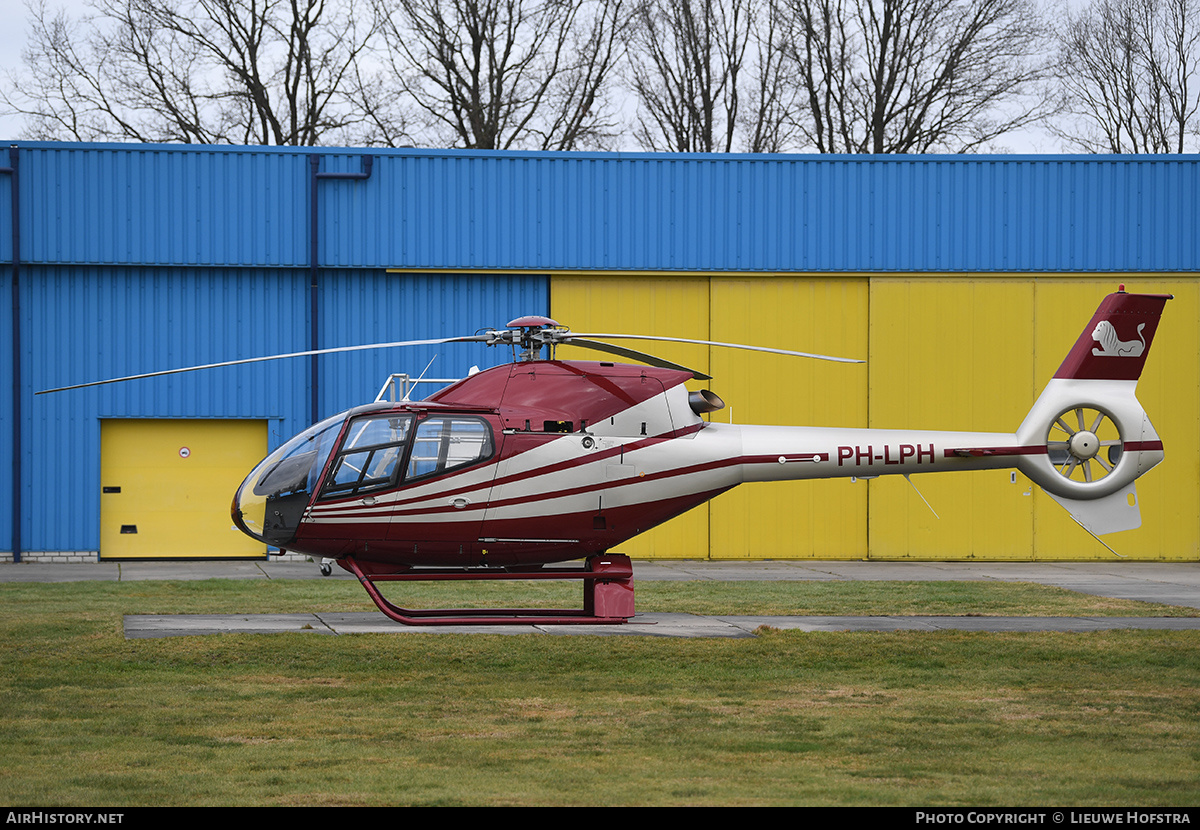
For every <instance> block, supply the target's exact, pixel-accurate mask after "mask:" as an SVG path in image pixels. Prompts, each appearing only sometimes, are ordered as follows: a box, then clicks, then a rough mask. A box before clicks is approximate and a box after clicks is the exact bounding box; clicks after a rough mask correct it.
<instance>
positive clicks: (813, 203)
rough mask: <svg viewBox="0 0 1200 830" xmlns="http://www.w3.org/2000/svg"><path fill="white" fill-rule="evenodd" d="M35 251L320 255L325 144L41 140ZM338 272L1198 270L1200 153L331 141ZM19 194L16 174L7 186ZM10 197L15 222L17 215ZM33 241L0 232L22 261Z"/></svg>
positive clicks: (168, 259) (327, 203)
mask: <svg viewBox="0 0 1200 830" xmlns="http://www.w3.org/2000/svg"><path fill="white" fill-rule="evenodd" d="M21 147H22V150H21V156H22V188H23V190H24V194H25V196H24V198H23V199H22V212H23V213H24V216H23V217H22V224H23V227H24V228H25V229H26V231H25V234H26V236H25V240H24V244H23V246H22V247H23V251H22V255H23V258H24V259H25V260H26V261H30V262H41V263H62V264H71V263H94V264H139V265H140V264H155V265H194V266H210V265H216V266H246V267H249V266H256V267H257V266H265V267H305V266H307V264H308V262H309V229H308V212H307V208H308V204H309V202H308V199H309V192H310V190H309V188H310V179H309V176H310V166H309V158H310V154H309V153H308V152H306V151H299V150H294V149H276V148H252V149H236V148H195V147H175V146H149V147H148V146H141V145H107V146H92V145H63V144H28V145H21ZM363 155H370V156H371V157H372V160H373V169H372V173H371V176H370V178H369V179H366V180H364V181H336V180H325V181H322V182H321V183H320V184H319V185H318V194H319V203H320V213H321V217H322V221H321V224H320V228H319V246H320V252H321V254H320V256H321V263H322V265H324V266H327V267H332V268H388V267H397V268H412V269H438V270H441V269H458V270H473V271H481V270H492V269H503V270H523V271H547V270H557V271H563V270H596V269H601V270H638V271H646V270H667V271H710V270H728V271H806V272H825V271H853V272H864V271H871V272H887V271H923V272H941V271H944V272H975V271H978V272H988V271H991V272H995V271H1006V272H1015V271H1036V272H1052V271H1097V270H1103V271H1122V270H1141V271H1147V270H1164V271H1179V270H1194V269H1195V267H1196V264H1197V261H1198V260H1200V239H1198V235H1197V234H1196V233H1195V228H1196V227H1197V224H1198V223H1200V215H1198V210H1200V206H1198V204H1197V200H1196V198H1195V195H1196V193H1197V186H1198V185H1200V157H1197V156H1184V157H1179V156H1175V157H1166V156H1155V157H1137V156H1107V157H1103V156H1101V157H1097V156H1061V157H1021V156H1011V157H1005V156H982V157H973V156H944V157H939V156H913V157H894V156H893V157H870V156H828V157H821V156H736V155H735V156H725V155H721V156H669V155H629V154H564V153H543V154H536V153H482V152H474V153H471V152H465V151H464V152H434V151H418V150H408V151H401V150H369V151H320V156H321V158H320V164H319V170H320V172H322V173H355V172H358V171H359V170H360V169H361V165H362V161H361V159H362V156H363ZM3 187H4V185H3V184H0V188H3ZM7 211H8V204H7V200H6V199H4V198H3V194H0V227H7ZM10 256H11V241H10V240H9V239H8V234H7V233H4V234H0V259H3V260H4V261H8V259H9V258H10Z"/></svg>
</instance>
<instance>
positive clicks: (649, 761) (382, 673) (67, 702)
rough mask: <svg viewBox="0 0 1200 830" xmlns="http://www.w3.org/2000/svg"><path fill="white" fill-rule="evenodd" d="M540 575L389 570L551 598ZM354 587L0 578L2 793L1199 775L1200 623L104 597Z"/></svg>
mask: <svg viewBox="0 0 1200 830" xmlns="http://www.w3.org/2000/svg"><path fill="white" fill-rule="evenodd" d="M543 586H544V583H517V585H516V586H515V590H516V592H518V593H521V592H524V593H523V596H522V597H521V598H520V599H514V598H513V597H512V596H510V595H505V596H502V597H500V598H499V600H497V597H496V596H494V595H492V594H490V593H488V592H489V591H491V590H492V589H493V588H494V587H496V586H462V588H448V586H446V585H439V586H430V587H429V590H430V591H431V593H430V594H429V596H428V597H426V596H424V595H423V594H421V592H420V591H416V590H415V589H414V588H410V587H408V586H406V587H405V588H404V589H403V591H402V596H403V601H404V602H406V603H410V604H412V605H417V604H420V603H421V602H433V603H435V604H442V605H450V604H460V603H461V604H471V603H472V602H478V603H489V604H491V603H494V602H497V601H499V602H503V603H509V602H514V603H515V602H519V603H521V604H524V603H529V604H534V603H536V602H541V601H545V602H551V603H555V604H558V603H561V602H563V598H562V597H561V596H557V595H555V594H554V591H553V590H547V589H546V588H545V587H543ZM551 587H552V588H553V589H557V588H558V587H559V586H551ZM479 589H486V590H485V591H484V592H483V593H482V594H480V593H472V592H473V591H478V590H479ZM578 590H579V589H578V586H574V587H573V589H572V591H571V593H570V595H569V597H568V598H567V601H570V602H572V603H574V602H575V599H576V593H577V592H578ZM511 593H512V592H511V591H510V594H511ZM414 597H415V599H414ZM638 604H639V610H642V611H693V612H696V613H742V614H776V613H814V614H881V613H882V614H915V613H921V614H926V613H933V614H940V613H947V614H961V613H977V614H1020V613H1024V614H1035V615H1039V616H1041V615H1057V614H1087V615H1099V614H1125V615H1128V614H1135V615H1139V616H1140V615H1155V614H1162V613H1167V612H1170V613H1194V611H1186V610H1184V611H1181V609H1164V608H1161V607H1149V608H1148V607H1147V606H1145V605H1141V604H1138V603H1125V602H1119V601H1114V600H1107V599H1101V598H1094V597H1085V596H1081V595H1077V594H1071V593H1070V592H1066V591H1058V590H1055V589H1050V588H1044V587H1041V586H1031V585H1007V584H998V583H862V582H842V583H815V582H792V583H777V582H772V583H711V582H702V583H666V582H663V583H653V582H642V583H639V584H638ZM371 608H373V606H371V605H370V603H369V601H368V600H367V599H366V597H365V596H364V595H363V593H362V591H361V589H360V588H359V586H358V585H357V583H356V582H350V581H345V580H328V581H318V580H303V581H301V580H297V581H275V582H267V581H259V580H255V581H229V580H212V581H202V582H127V583H113V582H83V583H71V584H4V585H0V655H2V658H3V665H4V670H3V672H2V673H0V694H2V695H3V700H4V706H3V707H2V710H0V756H2V757H3V758H4V774H3V776H0V803H4V804H8V805H10V806H14V807H16V806H39V807H69V806H93V807H108V806H112V807H128V806H137V805H153V804H166V805H227V804H235V805H251V804H253V805H308V804H313V805H336V804H352V805H353V804H414V805H438V804H443V805H619V804H635V805H673V804H688V805H705V804H713V805H741V804H744V805H792V804H813V805H817V804H835V805H924V806H954V805H960V806H966V805H969V806H1001V805H1002V806H1021V805H1033V806H1048V805H1078V806H1119V807H1136V806H1146V807H1151V806H1154V807H1168V806H1194V805H1196V804H1197V803H1200V632H1163V631H1109V632H1095V633H1089V634H1053V633H1046V634H987V633H979V634H976V633H959V632H903V633H844V634H830V633H822V634H814V633H804V632H783V631H763V632H762V633H761V635H760V636H759V637H757V638H753V639H743V640H717V639H713V640H682V639H681V640H673V639H665V638H648V637H587V636H577V637H554V636H546V635H538V634H534V635H519V636H488V635H479V634H450V635H436V634H421V633H418V634H405V635H403V636H396V635H384V634H381V635H374V634H371V635H353V636H341V637H332V636H324V635H318V634H312V635H306V634H278V635H224V636H211V637H180V638H170V639H151V640H128V641H127V640H125V639H124V636H123V634H122V618H123V616H124V615H126V614H140V613H265V612H300V611H322V610H342V611H352V610H369V609H371Z"/></svg>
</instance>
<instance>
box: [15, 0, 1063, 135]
mask: <svg viewBox="0 0 1200 830" xmlns="http://www.w3.org/2000/svg"><path fill="white" fill-rule="evenodd" d="M3 2H4V3H5V4H6V5H7V4H12V5H13V6H16V8H14V9H12V13H10V15H9V16H7V17H6V19H5V21H4V24H3V25H2V26H0V82H2V79H3V75H4V74H5V73H8V72H10V71H17V70H21V69H23V68H24V66H23V64H22V62H21V51H22V50H23V49H24V48H25V39H26V36H27V33H28V20H29V17H30V13H29V9H28V7H27V5H26V2H25V0H3ZM47 6H48V7H49V9H50V10H51V12H50V13H51V16H52V15H53V12H54V10H57V9H65V10H67V12H68V14H69V15H70V16H71V17H72V18H73V19H78V18H79V17H81V16H82V15H83V14H85V13H86V12H87V10H88V7H87V2H86V0H47ZM0 109H2V105H0ZM20 130H21V120H20V119H19V118H18V117H15V116H6V115H4V114H3V113H2V112H0V140H2V141H3V142H4V144H7V143H8V141H11V140H13V139H15V138H17V136H18V135H19V133H20ZM1001 143H1002V145H1003V146H1004V147H1005V149H1006V150H1007V152H1010V153H1060V152H1062V150H1061V149H1060V147H1059V145H1058V143H1057V142H1056V141H1055V140H1054V139H1053V138H1051V137H1049V136H1047V135H1046V134H1044V133H1042V132H1040V131H1032V132H1025V133H1013V134H1011V135H1009V136H1007V137H1005V138H1004V139H1002V141H1001ZM623 149H626V150H637V149H638V148H637V147H634V146H630V147H626V148H623Z"/></svg>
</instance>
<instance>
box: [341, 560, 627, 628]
mask: <svg viewBox="0 0 1200 830" xmlns="http://www.w3.org/2000/svg"><path fill="white" fill-rule="evenodd" d="M341 564H342V565H343V567H345V568H346V569H347V570H348V571H350V572H351V573H352V574H354V575H355V576H357V577H358V581H359V582H360V583H362V586H363V588H365V589H366V591H367V595H368V596H370V597H371V599H372V601H373V602H374V603H375V605H376V606H377V607H378V608H379V610H380V611H382V612H383V613H384V614H385V615H387V616H388V617H389V618H391V619H393V620H395V621H396V622H398V623H403V624H404V625H620V624H621V623H624V622H628V620H629V618H630V617H632V616H633V565H632V563H631V562H630V561H629V557H628V556H623V555H621V554H617V555H612V556H609V555H605V556H592V557H589V558H588V559H587V561H586V562H585V563H584V567H583V568H543V569H541V570H537V571H529V572H512V571H501V570H491V569H453V568H420V569H414V570H411V571H403V572H400V573H387V574H367V573H365V572H364V571H363V569H362V567H361V566H360V565H359V564H358V562H356V561H354V557H347V558H345V559H343V560H341ZM460 579H469V580H481V579H578V580H582V582H583V608H582V609H570V608H439V609H412V608H401V607H400V606H398V605H394V604H393V603H392V602H390V601H389V600H388V599H387V598H386V597H384V596H383V594H381V593H380V592H379V589H378V588H377V587H376V586H375V583H376V582H411V581H438V580H460Z"/></svg>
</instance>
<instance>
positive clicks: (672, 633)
mask: <svg viewBox="0 0 1200 830" xmlns="http://www.w3.org/2000/svg"><path fill="white" fill-rule="evenodd" d="M761 626H769V627H771V628H778V629H783V630H792V631H1026V632H1029V631H1069V632H1087V631H1105V630H1113V629H1143V630H1144V629H1165V630H1173V631H1185V630H1190V631H1200V617H943V616H936V617H935V616H914V617H817V616H813V617H782V616H720V617H704V616H699V615H696V614H638V615H637V616H635V617H634V618H633V619H632V620H631V621H630V622H628V623H626V624H624V625H479V626H460V625H428V626H406V625H402V624H400V623H397V622H394V621H393V620H390V619H388V618H387V617H385V616H383V614H379V613H374V612H355V613H345V614H338V613H322V614H228V615H220V614H181V615H164V614H144V615H129V616H127V617H125V638H126V639H129V640H135V639H147V638H158V637H188V636H201V635H210V634H289V633H307V634H313V633H315V634H333V635H346V634H469V635H479V634H503V635H508V636H513V635H519V634H549V635H553V636H561V637H569V636H586V635H593V636H606V637H612V636H617V637H619V636H626V637H628V636H641V637H685V638H703V637H720V638H746V637H754V636H756V634H755V632H756V630H757V629H758V628H760V627H761Z"/></svg>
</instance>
